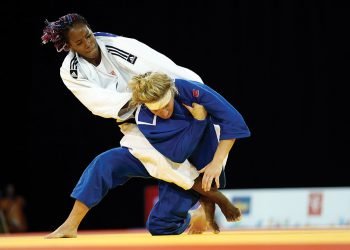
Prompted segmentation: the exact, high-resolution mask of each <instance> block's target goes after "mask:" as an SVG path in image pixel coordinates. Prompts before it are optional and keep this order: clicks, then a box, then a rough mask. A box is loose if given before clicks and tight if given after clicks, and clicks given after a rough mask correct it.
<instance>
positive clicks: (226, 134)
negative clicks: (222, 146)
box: [175, 79, 250, 140]
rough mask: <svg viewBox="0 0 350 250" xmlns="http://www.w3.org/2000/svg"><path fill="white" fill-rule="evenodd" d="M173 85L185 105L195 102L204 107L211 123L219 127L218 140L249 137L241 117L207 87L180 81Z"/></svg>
mask: <svg viewBox="0 0 350 250" xmlns="http://www.w3.org/2000/svg"><path fill="white" fill-rule="evenodd" d="M175 83H176V87H177V88H178V90H179V92H180V93H181V94H180V97H181V99H182V101H183V102H184V103H185V104H187V105H192V103H193V102H196V103H199V104H201V105H203V106H204V107H205V109H206V110H207V112H208V115H210V118H211V120H212V122H213V123H214V124H217V125H219V126H220V140H226V139H238V138H244V137H249V136H250V131H249V128H248V126H247V124H246V123H245V121H244V119H243V117H242V115H241V114H240V113H239V112H238V111H237V110H236V109H235V108H234V107H233V106H232V105H231V104H230V103H229V102H228V101H227V100H226V99H225V98H224V97H223V96H222V95H220V94H219V93H217V92H216V91H215V90H213V89H212V88H210V87H209V86H208V85H205V84H199V83H197V82H193V81H186V80H182V79H176V81H175Z"/></svg>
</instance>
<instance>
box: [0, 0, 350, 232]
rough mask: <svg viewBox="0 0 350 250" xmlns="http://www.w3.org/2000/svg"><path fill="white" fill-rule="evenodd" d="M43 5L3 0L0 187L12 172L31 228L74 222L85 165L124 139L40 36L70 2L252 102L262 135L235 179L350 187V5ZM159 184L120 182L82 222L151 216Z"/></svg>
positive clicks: (242, 101)
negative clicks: (62, 70)
mask: <svg viewBox="0 0 350 250" xmlns="http://www.w3.org/2000/svg"><path fill="white" fill-rule="evenodd" d="M35 2H36V3H35V6H34V5H33V6H29V4H31V3H28V1H27V2H26V3H21V2H17V1H14V2H12V3H13V4H14V5H15V6H14V7H11V10H9V9H7V8H1V17H2V19H3V20H2V21H1V22H2V41H1V48H2V53H1V57H2V61H3V66H2V70H1V71H2V79H1V86H2V95H1V96H2V98H1V104H2V116H3V117H2V119H1V123H2V144H3V145H2V149H1V152H2V154H1V155H2V157H1V158H2V164H1V167H0V169H1V170H0V190H4V188H5V186H6V185H7V184H8V183H13V184H14V185H15V186H16V190H17V193H18V194H20V195H22V196H23V197H25V199H26V201H27V205H26V213H27V217H28V222H29V230H30V231H51V230H54V229H55V228H56V227H57V226H59V225H60V224H61V223H62V222H63V221H64V219H65V218H66V217H67V215H68V213H69V212H70V209H71V207H72V205H73V200H72V199H71V198H70V196H69V195H70V192H71V190H72V189H73V187H74V185H75V184H76V182H77V181H78V179H79V177H80V175H81V173H82V171H83V170H84V169H85V167H86V166H87V165H88V164H89V162H90V161H91V160H92V159H93V158H94V157H95V156H96V155H98V154H99V153H102V152H103V151H105V150H107V149H110V148H112V147H117V146H118V145H119V139H120V138H121V133H120V131H119V128H118V127H117V126H116V124H115V121H114V120H112V119H104V118H101V117H98V116H94V115H93V114H92V113H91V112H90V111H88V110H87V109H86V108H85V107H84V106H83V105H82V104H80V103H79V101H78V100H77V99H76V98H75V97H74V96H73V94H71V93H70V92H69V91H68V89H66V87H65V86H64V84H63V83H62V81H61V79H60V77H59V67H60V65H61V62H62V60H63V58H64V56H65V53H57V52H56V50H55V49H54V47H53V46H52V44H48V45H45V46H44V45H42V44H41V40H40V36H41V35H42V29H43V28H44V20H45V19H48V20H49V21H55V20H57V19H58V18H59V17H60V16H62V15H65V14H67V13H72V12H77V13H80V14H81V15H83V16H84V17H85V18H86V19H87V20H88V22H89V23H90V26H91V27H92V29H93V31H105V32H111V33H115V34H118V35H123V36H127V37H133V38H136V39H138V40H140V41H142V42H144V43H146V44H148V45H149V46H151V47H152V48H154V49H156V50H158V51H159V52H162V53H164V54H166V55H167V56H168V57H170V58H171V59H172V60H174V61H175V62H176V63H177V64H179V65H181V66H185V67H188V68H190V69H192V70H194V71H195V72H197V73H198V74H199V75H200V76H201V77H202V79H203V80H204V81H205V83H206V84H207V85H209V86H211V87H213V88H214V89H216V90H217V91H218V92H219V93H221V94H222V95H223V96H224V97H226V98H227V99H228V100H229V101H230V102H231V103H232V104H233V105H234V106H235V107H236V108H237V109H238V110H239V111H240V112H241V114H242V115H243V116H244V118H245V120H246V122H247V124H248V126H249V128H250V130H251V132H252V136H251V137H250V138H247V139H242V140H239V141H237V142H236V144H235V146H234V148H233V150H232V151H231V153H230V156H229V161H228V164H227V167H226V175H227V179H228V182H227V188H229V189H251V188H286V187H298V188H302V187H340V186H350V178H349V174H348V172H349V170H348V169H349V160H348V155H349V137H348V129H349V118H348V117H349V107H350V105H349V101H348V99H349V94H348V93H349V92H348V87H347V85H349V76H348V74H349V44H350V43H349V39H348V33H349V14H348V13H349V9H347V8H343V7H341V6H335V5H334V4H331V3H332V1H280V2H279V1H256V2H251V1H243V0H242V1H233V0H216V1H203V0H198V1H194V0H176V1H173V0H168V1H152V0H148V1H135V0H128V1H127V0H122V1H121V0H118V1H95V2H93V1H86V0H85V1H66V0H57V1H53V0H47V1H43V2H40V1H39V2H37V1H35ZM33 4H34V2H33ZM30 8H31V10H29V9H30ZM5 65H6V66H5ZM153 184H156V181H155V180H144V179H134V180H131V181H129V182H128V183H127V184H126V185H124V186H122V187H119V188H117V189H115V190H112V191H111V192H110V193H109V194H108V195H107V196H106V198H105V199H104V200H103V201H102V202H101V203H100V204H99V205H98V206H97V207H95V208H93V210H91V211H90V213H89V214H88V216H87V217H86V219H85V220H84V221H83V223H82V224H81V226H80V229H103V228H106V229H107V228H115V229H118V228H137V227H138V228H141V227H144V221H143V216H144V215H143V192H144V187H145V186H147V185H153Z"/></svg>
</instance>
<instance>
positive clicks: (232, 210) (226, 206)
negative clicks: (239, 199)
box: [218, 200, 242, 222]
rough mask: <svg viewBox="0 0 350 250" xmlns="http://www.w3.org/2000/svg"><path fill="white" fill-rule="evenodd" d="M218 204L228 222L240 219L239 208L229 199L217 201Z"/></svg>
mask: <svg viewBox="0 0 350 250" xmlns="http://www.w3.org/2000/svg"><path fill="white" fill-rule="evenodd" d="M218 205H219V207H220V209H221V211H222V213H223V214H224V215H225V217H226V220H227V221H228V222H237V221H240V220H241V219H242V213H241V210H240V209H239V208H238V207H235V206H234V205H233V204H232V203H231V202H230V201H229V200H226V201H222V202H219V203H218Z"/></svg>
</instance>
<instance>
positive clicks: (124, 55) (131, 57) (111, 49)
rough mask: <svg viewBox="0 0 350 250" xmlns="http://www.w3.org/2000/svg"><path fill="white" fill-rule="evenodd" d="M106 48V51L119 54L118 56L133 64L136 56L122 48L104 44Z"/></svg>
mask: <svg viewBox="0 0 350 250" xmlns="http://www.w3.org/2000/svg"><path fill="white" fill-rule="evenodd" d="M106 48H107V51H108V52H109V53H111V54H112V55H115V56H119V57H120V58H122V59H124V60H126V61H127V62H129V63H131V64H135V62H136V59H137V56H134V55H132V54H130V53H128V52H126V51H124V50H121V49H118V48H116V47H113V46H110V45H106Z"/></svg>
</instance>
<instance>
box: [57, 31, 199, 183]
mask: <svg viewBox="0 0 350 250" xmlns="http://www.w3.org/2000/svg"><path fill="white" fill-rule="evenodd" d="M95 37H96V40H97V43H98V45H99V47H100V49H101V52H102V61H103V64H104V65H105V66H104V68H105V69H106V70H108V73H106V72H103V70H101V69H99V66H98V67H95V66H94V65H93V64H91V63H89V62H87V61H86V60H85V59H83V58H82V57H80V56H79V55H78V54H76V53H74V52H72V51H70V52H69V53H68V54H67V56H66V58H65V59H64V61H63V63H62V66H61V68H60V75H61V78H62V80H63V82H64V84H65V85H66V86H67V88H68V89H69V90H70V91H71V92H72V93H73V94H74V95H75V96H76V97H77V98H78V99H79V101H80V102H81V103H82V104H83V105H84V106H85V107H87V108H88V109H89V110H90V111H91V112H92V113H93V114H94V115H98V116H101V117H104V118H114V119H116V120H117V121H123V120H126V119H128V118H130V117H131V116H132V113H133V111H134V110H128V111H125V110H124V111H122V110H121V109H122V107H123V106H124V105H125V104H126V103H127V102H128V101H129V100H130V98H131V91H130V90H128V88H127V83H128V81H129V80H130V79H131V78H132V77H133V76H135V75H137V74H142V73H146V72H148V71H160V72H163V73H166V74H168V75H169V76H171V77H173V78H183V79H188V80H195V81H198V82H202V80H201V78H200V77H199V76H198V75H197V74H195V73H194V72H193V71H191V70H189V69H187V68H184V67H181V66H178V65H176V64H175V63H174V62H173V61H171V60H170V59H169V58H168V57H166V56H164V55H163V54H161V53H159V52H157V51H155V50H153V49H152V48H150V47H148V46H147V45H145V44H143V43H141V42H139V41H137V40H135V39H131V38H126V37H122V36H115V35H113V34H108V33H95ZM120 128H121V132H122V133H123V134H124V136H123V138H122V139H121V141H120V145H121V146H125V147H128V148H129V151H130V152H131V154H133V155H134V156H135V157H136V158H138V159H139V160H140V161H141V162H142V163H143V165H144V166H145V168H146V169H147V171H148V172H149V174H150V175H151V176H153V177H155V178H158V179H162V180H164V181H167V182H172V183H175V184H177V185H178V186H180V187H182V188H184V189H190V188H191V187H192V186H193V180H194V179H195V178H196V177H197V176H198V172H197V170H196V169H195V168H194V167H193V166H192V165H191V164H190V163H189V162H188V161H187V160H186V161H185V162H184V163H181V164H178V163H174V162H172V161H170V160H169V159H167V158H166V157H164V156H163V155H161V154H160V153H159V152H158V151H157V150H156V149H154V148H153V146H152V145H151V144H150V143H149V142H148V141H147V139H146V138H145V137H144V136H143V135H142V133H141V132H140V131H139V129H138V128H137V126H136V125H135V124H132V123H124V124H122V125H120Z"/></svg>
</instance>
